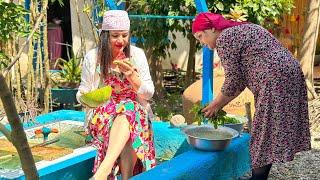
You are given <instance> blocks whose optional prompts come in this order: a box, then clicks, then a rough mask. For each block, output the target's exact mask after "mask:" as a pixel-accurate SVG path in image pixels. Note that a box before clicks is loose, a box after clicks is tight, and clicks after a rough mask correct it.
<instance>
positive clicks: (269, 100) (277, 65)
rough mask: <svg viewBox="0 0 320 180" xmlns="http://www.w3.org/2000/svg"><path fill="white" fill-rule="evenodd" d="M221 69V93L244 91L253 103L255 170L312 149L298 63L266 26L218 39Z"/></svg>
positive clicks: (228, 33) (231, 32) (231, 30)
mask: <svg viewBox="0 0 320 180" xmlns="http://www.w3.org/2000/svg"><path fill="white" fill-rule="evenodd" d="M216 45H217V53H218V55H219V57H220V58H221V62H222V65H223V67H224V69H225V82H224V84H223V87H222V90H221V91H222V94H224V95H226V96H234V95H236V94H237V93H238V92H240V91H242V90H244V89H245V87H248V88H249V89H250V90H251V91H252V93H253V95H254V100H255V114H254V121H253V125H252V138H251V142H250V155H251V161H252V167H253V168H259V167H262V166H265V165H268V164H271V163H278V162H287V161H292V160H293V158H294V154H295V153H297V152H300V151H306V150H310V149H311V144H310V130H309V117H308V104H307V91H306V85H305V81H304V76H303V73H302V70H301V68H300V64H299V62H298V61H297V60H295V59H294V58H293V56H292V54H291V53H290V52H289V51H288V49H286V48H284V47H283V46H282V45H281V44H280V42H279V41H278V40H277V39H276V38H275V37H274V36H272V34H271V33H269V32H268V31H267V30H265V29H264V28H262V27H260V26H258V25H255V24H249V23H248V24H243V25H239V26H234V27H231V28H228V29H225V30H223V31H222V32H221V34H220V36H219V37H218V39H217V41H216Z"/></svg>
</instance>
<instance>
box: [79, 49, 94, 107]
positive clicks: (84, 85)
mask: <svg viewBox="0 0 320 180" xmlns="http://www.w3.org/2000/svg"><path fill="white" fill-rule="evenodd" d="M92 81H93V74H92V72H91V71H90V56H89V55H88V54H87V55H86V56H85V57H84V60H83V64H82V69H81V82H80V86H79V88H78V92H77V100H78V102H79V103H81V102H80V96H81V95H82V94H83V93H86V92H89V91H90V90H91V87H92V84H93V82H92Z"/></svg>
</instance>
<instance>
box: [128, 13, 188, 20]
mask: <svg viewBox="0 0 320 180" xmlns="http://www.w3.org/2000/svg"><path fill="white" fill-rule="evenodd" d="M129 17H130V18H137V19H138V18H140V19H193V18H194V16H158V15H149V14H145V15H129Z"/></svg>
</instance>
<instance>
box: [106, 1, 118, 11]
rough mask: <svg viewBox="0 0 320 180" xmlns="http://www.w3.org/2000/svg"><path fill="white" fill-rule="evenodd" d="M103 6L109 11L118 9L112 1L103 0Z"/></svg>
mask: <svg viewBox="0 0 320 180" xmlns="http://www.w3.org/2000/svg"><path fill="white" fill-rule="evenodd" d="M104 2H105V5H106V6H108V7H109V8H110V9H111V10H116V9H118V7H117V4H116V3H115V2H114V1H113V0H104Z"/></svg>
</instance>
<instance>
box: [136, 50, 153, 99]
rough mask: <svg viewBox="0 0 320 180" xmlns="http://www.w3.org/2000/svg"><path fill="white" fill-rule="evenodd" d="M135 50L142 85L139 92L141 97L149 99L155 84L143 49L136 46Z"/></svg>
mask: <svg viewBox="0 0 320 180" xmlns="http://www.w3.org/2000/svg"><path fill="white" fill-rule="evenodd" d="M135 50H136V52H135V61H136V63H137V64H136V68H137V70H138V73H139V76H140V80H141V86H140V87H139V89H138V91H137V94H138V96H139V97H140V98H142V99H145V100H149V99H151V98H152V96H153V93H154V85H153V81H152V79H151V75H150V71H149V65H148V61H147V58H146V55H145V53H144V52H143V50H142V49H140V48H135Z"/></svg>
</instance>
